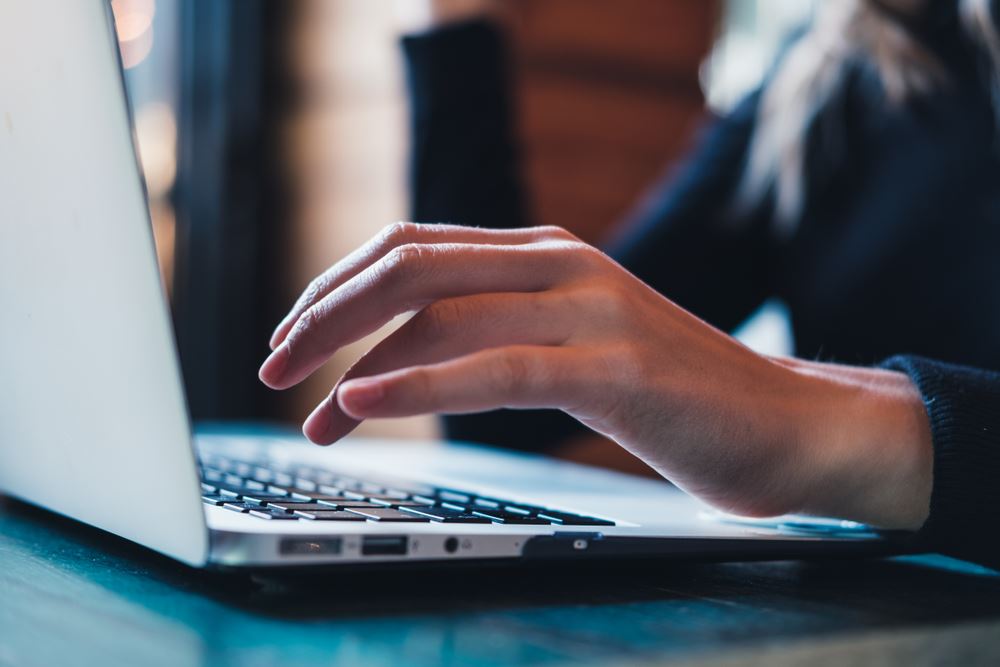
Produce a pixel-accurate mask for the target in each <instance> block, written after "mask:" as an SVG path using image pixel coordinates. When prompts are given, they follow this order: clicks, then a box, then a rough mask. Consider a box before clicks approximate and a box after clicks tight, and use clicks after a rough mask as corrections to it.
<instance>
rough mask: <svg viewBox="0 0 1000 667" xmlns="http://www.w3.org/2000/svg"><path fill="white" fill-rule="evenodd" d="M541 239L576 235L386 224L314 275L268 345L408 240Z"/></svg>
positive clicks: (512, 242)
mask: <svg viewBox="0 0 1000 667" xmlns="http://www.w3.org/2000/svg"><path fill="white" fill-rule="evenodd" d="M542 240H564V241H573V240H576V237H575V236H573V235H572V234H570V233H569V232H567V231H566V230H564V229H561V228H559V227H529V228H525V229H479V228H476V227H463V226H459V225H430V224H416V223H412V222H397V223H395V224H392V225H389V226H388V227H386V228H385V229H383V230H382V231H381V232H380V233H379V234H377V235H376V236H375V237H374V238H372V239H371V240H370V241H368V242H367V243H365V244H364V245H363V246H361V247H360V248H358V249H357V250H355V251H354V252H352V253H351V254H349V255H348V256H347V257H345V258H344V259H342V260H341V261H339V262H337V263H336V264H334V265H333V266H332V267H330V268H329V269H328V270H326V271H324V272H323V273H322V274H320V275H319V276H317V277H316V278H315V279H314V280H313V281H312V282H311V283H310V284H309V286H308V287H306V289H305V290H304V291H303V292H302V294H301V295H300V296H299V298H298V299H297V300H296V302H295V305H294V306H292V309H291V310H290V311H289V312H288V315H286V316H285V317H284V319H282V321H281V323H280V324H278V326H277V328H276V329H275V330H274V333H273V334H272V335H271V341H270V345H271V349H272V350H273V349H274V348H276V347H278V345H280V344H281V343H282V341H284V340H285V337H286V336H287V335H288V332H289V331H290V330H291V328H292V326H293V325H294V324H295V322H296V320H298V319H299V317H301V316H302V313H304V312H305V311H307V310H308V309H309V308H311V307H312V306H313V305H315V304H316V303H318V302H319V301H320V300H321V299H322V298H323V297H325V296H326V295H327V294H329V293H330V292H332V291H333V290H335V289H336V288H338V287H340V286H341V285H343V284H344V283H345V282H347V281H348V280H350V279H351V278H353V277H354V276H356V275H358V274H359V273H361V272H362V271H364V270H365V269H367V268H368V267H369V266H371V265H372V264H374V263H375V262H377V261H378V260H379V259H381V258H382V257H384V256H385V255H386V254H387V253H388V252H389V251H391V250H392V249H393V248H397V247H399V246H402V245H406V244H408V243H426V244H431V243H481V244H491V245H517V244H521V243H532V242H535V241H542Z"/></svg>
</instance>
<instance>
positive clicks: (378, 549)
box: [361, 535, 406, 556]
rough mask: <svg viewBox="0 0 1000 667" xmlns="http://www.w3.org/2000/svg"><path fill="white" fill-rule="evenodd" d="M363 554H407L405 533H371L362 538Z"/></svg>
mask: <svg viewBox="0 0 1000 667" xmlns="http://www.w3.org/2000/svg"><path fill="white" fill-rule="evenodd" d="M361 555H362V556H405V555H406V536H405V535H398V536H395V535H369V536H366V537H364V538H362V540H361Z"/></svg>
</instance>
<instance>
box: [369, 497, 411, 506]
mask: <svg viewBox="0 0 1000 667" xmlns="http://www.w3.org/2000/svg"><path fill="white" fill-rule="evenodd" d="M368 500H370V501H371V502H372V503H373V504H375V505H382V506H384V507H420V506H422V505H423V504H424V503H422V502H420V501H418V500H400V499H398V498H380V497H379V496H369V497H368Z"/></svg>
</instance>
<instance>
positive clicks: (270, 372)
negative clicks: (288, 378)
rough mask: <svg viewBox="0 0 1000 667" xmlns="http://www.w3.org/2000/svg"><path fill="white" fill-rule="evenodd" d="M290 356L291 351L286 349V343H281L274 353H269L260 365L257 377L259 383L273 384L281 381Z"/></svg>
mask: <svg viewBox="0 0 1000 667" xmlns="http://www.w3.org/2000/svg"><path fill="white" fill-rule="evenodd" d="M290 356H291V350H290V349H289V347H288V343H287V342H285V343H282V344H281V345H280V346H279V347H278V348H277V349H276V350H275V351H274V352H272V353H271V356H269V357H268V358H267V359H265V360H264V363H263V364H261V367H260V372H259V373H258V376H259V377H260V379H261V381H263V382H264V383H265V384H273V383H275V382H277V381H278V380H280V379H281V376H282V374H284V372H285V369H286V368H287V367H288V359H289V357H290Z"/></svg>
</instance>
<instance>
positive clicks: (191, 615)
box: [0, 501, 1000, 665]
mask: <svg viewBox="0 0 1000 667" xmlns="http://www.w3.org/2000/svg"><path fill="white" fill-rule="evenodd" d="M0 562H2V563H3V568H2V570H0V591H2V595H4V596H5V604H4V607H5V608H6V609H7V610H8V612H9V614H10V619H8V620H13V622H14V625H15V626H17V627H20V628H21V630H22V631H23V632H24V633H27V634H26V636H27V635H28V634H30V633H31V632H34V631H35V626H36V625H41V626H44V625H45V620H44V619H46V618H49V616H47V615H46V614H45V609H46V604H48V605H49V607H50V611H53V612H54V613H55V610H57V613H58V616H59V618H60V623H61V628H60V629H61V632H63V633H66V634H67V636H68V637H73V636H79V637H87V638H88V639H89V638H91V637H93V636H94V633H95V632H107V629H108V628H113V627H116V626H118V625H123V627H126V628H128V629H129V630H130V631H134V630H135V629H136V627H140V628H141V627H146V626H148V631H146V632H145V633H141V632H140V634H139V636H140V637H145V639H144V640H143V641H144V643H141V644H136V646H135V647H133V648H134V650H141V651H152V650H154V648H155V647H156V646H158V645H161V649H162V651H161V653H155V654H151V655H155V656H165V655H170V651H174V652H176V651H178V650H179V649H178V647H182V648H183V647H185V646H189V645H190V646H193V647H195V649H194V650H193V652H192V651H187V652H184V653H183V655H182V656H177V655H174V656H173V658H174V659H173V662H174V664H207V663H208V662H216V663H225V662H226V659H225V658H228V657H231V656H232V655H233V652H235V654H236V655H239V656H242V657H243V658H245V657H246V656H245V655H244V654H245V652H246V651H248V650H254V649H256V650H258V651H264V650H266V651H270V652H274V651H277V654H276V655H275V656H272V655H271V653H267V655H269V656H271V657H273V658H275V660H277V657H276V656H280V657H282V659H284V660H286V664H296V662H297V660H296V659H293V658H294V657H295V656H297V655H298V654H297V653H296V654H294V655H290V654H287V651H289V650H291V648H292V647H297V648H296V649H295V650H302V651H305V654H304V656H303V662H306V661H307V660H306V659H305V658H306V657H308V659H310V660H311V659H315V658H317V656H321V657H322V658H323V659H324V660H327V659H328V658H329V657H330V655H335V656H337V657H338V658H342V659H343V660H345V661H347V662H349V659H350V658H351V657H352V656H355V652H356V651H362V652H363V653H364V655H365V656H366V661H368V658H369V657H371V656H372V655H374V656H375V659H373V660H371V662H372V664H382V663H383V662H384V664H394V663H393V660H400V659H401V658H400V655H402V654H400V653H399V651H403V650H404V649H405V652H406V656H407V660H406V661H405V662H406V663H407V664H423V663H421V662H420V660H417V659H411V658H413V656H411V655H410V653H411V652H412V650H413V645H414V642H416V644H417V645H419V646H424V644H421V643H420V642H428V641H429V640H428V639H427V637H435V638H437V639H436V642H437V643H435V642H430V644H428V645H427V647H426V656H427V658H428V660H427V664H435V662H434V661H435V656H437V658H438V659H439V658H440V657H441V656H440V651H441V650H443V649H442V648H441V646H440V644H441V642H444V643H446V644H447V645H448V646H451V647H452V648H453V649H454V644H455V642H456V641H458V642H459V643H460V644H461V647H462V648H461V651H460V652H461V654H462V656H463V660H459V661H458V662H464V658H468V657H469V656H470V655H471V656H473V657H474V658H475V659H476V660H478V661H479V662H480V663H481V664H497V665H500V664H514V663H516V662H527V663H535V664H546V663H548V662H558V661H562V660H576V659H584V658H586V659H590V658H594V657H595V656H596V657H600V656H601V655H611V656H617V657H622V656H628V657H640V658H644V657H648V656H650V655H654V656H657V657H660V656H663V655H669V654H673V653H676V652H678V651H689V650H698V649H704V648H706V647H710V646H717V645H718V644H719V643H720V642H727V643H732V642H747V643H752V642H760V641H765V640H766V641H772V640H776V639H790V638H797V637H805V636H809V637H815V636H825V635H830V634H836V633H841V632H848V631H856V630H859V629H863V630H872V629H885V628H896V627H903V626H907V627H909V626H914V625H917V626H920V625H926V624H931V623H935V624H937V623H945V622H957V621H963V620H971V619H987V618H998V617H1000V575H998V574H997V573H995V572H992V571H990V570H985V569H982V568H977V567H975V566H970V565H967V564H965V563H960V562H958V561H952V560H950V559H944V558H940V557H933V556H925V557H906V558H894V559H885V560H856V561H836V562H834V561H827V562H811V563H803V562H762V563H717V564H706V563H700V564H699V563H683V562H648V561H646V562H629V563H624V562H617V563H616V562H607V563H603V564H588V565H586V566H568V565H565V564H562V565H556V566H552V565H550V566H545V567H542V566H535V567H528V568H503V567H493V568H479V567H461V568H454V567H448V568H442V569H437V570H413V571H401V572H378V571H374V570H373V571H368V572H346V573H344V572H338V571H336V570H328V571H325V572H321V571H308V572H304V573H300V574H297V575H289V574H287V573H286V574H281V575H272V574H268V575H257V576H249V575H246V574H231V573H213V572H201V571H197V570H193V569H191V568H188V567H186V566H183V565H179V564H177V563H175V562H173V561H171V560H169V559H167V558H164V557H162V556H158V555H156V554H153V553H151V552H149V551H148V550H146V549H143V548H141V547H138V546H136V545H134V544H132V543H130V542H127V541H125V540H122V539H120V538H116V537H113V536H110V535H107V534H105V533H103V532H101V531H98V530H96V529H93V528H90V527H88V526H85V525H82V524H79V523H77V522H74V521H71V520H68V519H65V518H61V517H57V516H54V515H52V514H49V513H47V512H44V511H42V510H38V509H36V508H33V507H31V506H28V505H25V504H22V503H18V502H14V501H5V502H4V501H0ZM3 614H4V612H3V611H2V610H0V622H7V621H5V618H4V616H3ZM33 615H39V618H33ZM136 619H141V622H139V621H136ZM92 626H93V627H92ZM10 627H11V626H10V624H8V628H10ZM97 627H100V628H101V629H100V630H97V629H94V628H97ZM400 633H402V635H400ZM400 636H402V637H403V638H405V641H404V639H400ZM164 637H173V639H172V640H170V642H169V643H168V642H167V641H166V640H165V639H163V638H164ZM497 637H504V638H506V640H508V641H506V643H501V644H496V641H497V639H496V638H497ZM416 638H419V640H418V639H416ZM444 638H447V641H445V639H444ZM22 639H23V638H22ZM24 641H25V642H27V639H24ZM67 641H68V640H67ZM289 642H291V643H289ZM345 642H347V643H346V644H345ZM431 644H433V646H431ZM24 645H25V646H27V645H28V644H24ZM36 645H37V643H36V644H32V646H36ZM115 646H117V645H115ZM305 646H308V647H309V650H306V649H304V648H303V647H305ZM345 646H351V647H353V648H352V649H350V650H348V651H347V653H346V654H345V653H344V651H345V650H346V649H345V648H344V647H345ZM137 647H141V649H140V648H137ZM373 647H375V648H378V649H379V650H381V651H382V652H381V653H380V652H379V651H378V650H375V649H374V648H373ZM0 648H2V646H0ZM373 650H375V653H374V654H373V653H371V651H373ZM456 650H457V649H456ZM477 651H478V652H479V653H477ZM470 652H471V653H470ZM128 655H129V658H130V659H134V655H133V654H131V653H130V654H128ZM138 655H142V656H145V657H146V658H149V657H150V656H146V654H145V653H140V654H138ZM418 655H420V654H419V651H418ZM192 656H194V657H192ZM3 657H4V656H3V654H2V652H0V664H2V663H3ZM355 657H356V656H355ZM550 658H551V660H550ZM327 662H328V663H329V662H330V661H329V660H327ZM439 662H440V660H439ZM443 662H445V663H447V662H448V661H447V660H445V661H443ZM151 664H155V661H154V663H151ZM331 664H332V663H331ZM345 664H346V663H345ZM396 664H399V663H396Z"/></svg>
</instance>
